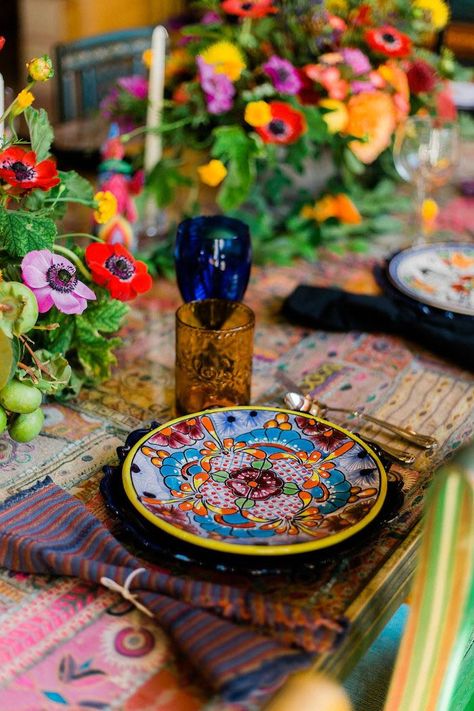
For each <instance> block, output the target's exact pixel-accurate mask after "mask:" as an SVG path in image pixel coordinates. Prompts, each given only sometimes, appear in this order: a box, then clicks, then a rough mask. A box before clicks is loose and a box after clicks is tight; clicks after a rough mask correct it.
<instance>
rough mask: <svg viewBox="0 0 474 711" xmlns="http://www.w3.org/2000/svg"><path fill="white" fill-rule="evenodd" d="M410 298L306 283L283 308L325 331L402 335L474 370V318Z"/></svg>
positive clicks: (293, 318)
mask: <svg viewBox="0 0 474 711" xmlns="http://www.w3.org/2000/svg"><path fill="white" fill-rule="evenodd" d="M411 302H412V300H411V299H405V298H399V299H397V298H394V297H393V296H392V295H391V294H385V295H383V296H367V295H365V294H352V293H350V292H348V291H343V290H342V289H335V288H322V287H317V286H308V285H304V284H302V285H300V286H297V287H296V289H295V290H294V291H293V292H292V293H291V294H290V295H289V296H288V297H287V298H286V300H285V301H284V303H283V309H282V313H283V315H284V316H285V317H286V318H287V319H288V320H289V321H292V322H294V323H299V324H302V325H303V326H311V327H312V328H319V329H321V330H323V331H368V332H374V331H378V332H384V333H393V334H397V335H399V336H403V337H404V338H407V339H409V340H412V341H415V342H417V343H419V344H420V345H422V346H424V347H425V348H427V349H429V350H431V351H433V353H436V354H438V355H441V356H443V357H445V358H448V359H450V360H452V361H454V362H455V363H457V364H458V365H461V366H462V367H463V368H467V369H469V370H474V317H472V316H463V315H459V314H455V315H451V317H450V316H449V315H447V314H446V313H444V312H441V311H440V310H439V309H436V310H435V309H429V308H427V307H424V306H422V305H420V304H418V303H417V302H413V303H411ZM423 309H424V310H423ZM426 312H427V313H426Z"/></svg>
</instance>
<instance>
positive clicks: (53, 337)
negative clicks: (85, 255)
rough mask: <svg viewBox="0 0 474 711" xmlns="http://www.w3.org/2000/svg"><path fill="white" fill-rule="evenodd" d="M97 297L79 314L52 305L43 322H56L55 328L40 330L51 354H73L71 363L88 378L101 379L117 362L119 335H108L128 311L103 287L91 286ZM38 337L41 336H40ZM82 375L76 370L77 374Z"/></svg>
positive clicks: (120, 322) (124, 305) (115, 328)
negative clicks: (111, 336)
mask: <svg viewBox="0 0 474 711" xmlns="http://www.w3.org/2000/svg"><path fill="white" fill-rule="evenodd" d="M94 290H95V292H96V295H97V300H96V301H90V302H89V304H88V307H87V309H86V310H85V311H84V312H83V313H82V314H80V315H77V316H68V315H67V314H63V313H61V312H60V311H58V310H57V309H55V308H53V309H51V310H50V311H48V313H47V314H45V318H44V320H43V323H44V325H47V326H52V325H54V324H58V327H57V328H54V329H52V330H45V331H43V332H42V334H41V341H42V343H43V344H44V348H45V349H47V350H48V351H49V352H51V353H52V354H60V355H62V356H67V357H69V356H70V355H72V356H73V360H72V364H73V365H74V363H75V361H76V360H77V363H76V364H75V367H77V366H78V365H80V366H81V367H82V368H83V369H84V373H85V375H86V377H87V379H89V380H90V381H93V380H104V379H105V378H107V377H109V375H110V368H111V366H112V365H113V364H114V363H116V358H115V356H114V354H113V350H114V349H115V348H117V347H118V346H119V345H120V344H121V342H122V341H121V339H120V338H110V337H108V336H107V335H104V334H109V333H115V332H117V331H118V329H119V328H120V326H121V324H122V322H123V319H124V318H125V316H126V314H127V313H128V306H127V305H126V304H124V303H122V302H121V301H117V300H115V299H111V298H110V297H109V295H108V294H107V292H106V291H105V289H101V288H100V287H94ZM37 340H40V339H39V338H38V339H37ZM77 377H81V376H80V372H76V378H77Z"/></svg>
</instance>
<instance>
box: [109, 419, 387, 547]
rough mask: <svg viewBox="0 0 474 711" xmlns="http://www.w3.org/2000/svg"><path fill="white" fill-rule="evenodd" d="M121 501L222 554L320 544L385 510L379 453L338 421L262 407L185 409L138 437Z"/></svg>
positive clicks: (127, 460)
mask: <svg viewBox="0 0 474 711" xmlns="http://www.w3.org/2000/svg"><path fill="white" fill-rule="evenodd" d="M122 481H123V486H124V491H125V495H126V497H127V500H128V501H129V502H130V503H131V505H132V506H133V508H134V509H135V510H136V511H137V512H138V514H139V515H140V516H141V517H143V519H144V520H145V521H147V522H148V523H149V524H152V526H155V527H156V528H157V529H161V531H165V532H166V533H168V534H171V535H172V536H175V537H176V538H178V539H181V540H182V541H184V542H186V543H189V544H193V545H196V546H200V547H204V548H207V549H211V550H214V551H218V552H222V553H231V554H239V555H248V556H270V555H271V556H279V555H290V554H294V553H305V552H311V551H315V550H320V549H323V548H327V547H329V546H332V545H335V544H337V543H340V542H342V541H344V540H345V539H347V538H349V537H350V536H352V535H354V534H355V533H357V532H359V531H361V530H362V529H363V528H365V527H366V526H367V525H368V524H369V523H370V522H371V521H372V520H373V519H374V518H375V517H376V516H377V514H378V513H379V511H380V509H381V508H382V505H383V502H384V499H385V496H386V491H387V475H386V471H385V469H384V467H383V464H382V462H381V461H380V459H379V458H378V456H377V454H376V453H375V452H374V451H373V450H372V449H371V448H370V447H369V446H368V445H367V444H366V443H365V442H363V441H362V440H361V439H359V437H357V436H356V435H354V434H351V433H350V432H348V431H347V430H344V429H343V428H342V427H339V426H336V425H334V424H333V423H331V422H328V421H326V420H321V419H318V418H315V417H312V416H311V415H308V414H306V413H295V412H292V411H289V410H282V409H277V408H269V407H234V408H221V409H218V410H212V411H207V412H202V413H197V414H194V415H186V416H184V417H180V418H178V419H176V420H173V421H171V422H168V423H166V424H165V425H161V426H159V427H157V428H156V429H153V430H151V431H150V432H148V433H147V434H146V435H145V436H143V437H142V438H141V439H139V440H138V441H137V442H136V443H135V444H134V446H133V447H132V448H131V449H130V451H129V453H128V454H127V456H126V458H125V460H124V462H123V466H122Z"/></svg>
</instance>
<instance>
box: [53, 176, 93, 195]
mask: <svg viewBox="0 0 474 711" xmlns="http://www.w3.org/2000/svg"><path fill="white" fill-rule="evenodd" d="M58 174H59V177H60V178H61V185H63V186H64V188H66V190H65V192H64V191H63V193H62V196H63V197H74V198H77V199H78V200H92V199H93V198H94V189H93V187H92V185H91V184H90V183H89V181H88V180H86V179H85V178H83V177H82V176H81V175H79V173H76V171H75V170H68V171H67V172H64V171H62V170H60V171H59V173H58Z"/></svg>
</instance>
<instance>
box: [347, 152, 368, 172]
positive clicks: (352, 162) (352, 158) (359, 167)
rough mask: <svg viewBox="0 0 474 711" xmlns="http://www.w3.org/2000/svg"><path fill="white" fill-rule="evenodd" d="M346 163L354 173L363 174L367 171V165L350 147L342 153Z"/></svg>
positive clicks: (348, 168)
mask: <svg viewBox="0 0 474 711" xmlns="http://www.w3.org/2000/svg"><path fill="white" fill-rule="evenodd" d="M342 158H343V161H344V165H345V166H346V168H347V170H348V171H349V172H350V173H352V175H362V174H363V173H364V172H365V165H364V163H362V161H360V160H359V159H358V158H357V156H356V155H354V153H353V152H352V151H351V149H350V148H345V149H344V153H343V155H342Z"/></svg>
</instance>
